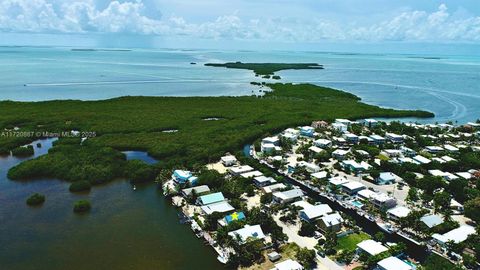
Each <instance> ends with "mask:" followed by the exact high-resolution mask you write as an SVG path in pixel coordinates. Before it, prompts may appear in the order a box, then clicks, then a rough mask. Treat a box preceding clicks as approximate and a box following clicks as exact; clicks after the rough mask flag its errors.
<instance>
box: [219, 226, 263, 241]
mask: <svg viewBox="0 0 480 270" xmlns="http://www.w3.org/2000/svg"><path fill="white" fill-rule="evenodd" d="M228 235H230V236H231V237H233V239H238V240H239V241H240V243H242V244H244V243H246V242H247V241H250V240H263V239H265V237H266V236H265V234H264V233H263V231H262V227H261V226H260V225H252V226H251V225H245V226H244V227H243V228H241V229H238V230H236V231H232V232H229V233H228Z"/></svg>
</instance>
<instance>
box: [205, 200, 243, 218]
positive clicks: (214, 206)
mask: <svg viewBox="0 0 480 270" xmlns="http://www.w3.org/2000/svg"><path fill="white" fill-rule="evenodd" d="M200 208H201V209H202V212H203V213H204V214H206V215H211V214H213V213H215V212H218V213H230V212H233V211H235V208H233V206H231V205H230V204H229V203H228V202H227V201H220V202H216V203H211V204H208V205H203V206H201V207H200Z"/></svg>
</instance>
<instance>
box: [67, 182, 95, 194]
mask: <svg viewBox="0 0 480 270" xmlns="http://www.w3.org/2000/svg"><path fill="white" fill-rule="evenodd" d="M91 187H92V184H90V182H88V181H85V180H83V181H77V182H73V183H72V184H70V187H69V188H68V190H70V192H82V191H90V189H91Z"/></svg>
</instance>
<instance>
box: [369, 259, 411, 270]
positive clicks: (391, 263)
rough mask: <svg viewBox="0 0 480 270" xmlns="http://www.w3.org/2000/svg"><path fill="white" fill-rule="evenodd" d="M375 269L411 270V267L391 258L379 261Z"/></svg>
mask: <svg viewBox="0 0 480 270" xmlns="http://www.w3.org/2000/svg"><path fill="white" fill-rule="evenodd" d="M377 267H378V268H377V269H378V270H413V267H412V266H411V265H409V264H408V263H406V262H404V261H402V260H400V259H399V258H397V257H393V256H392V257H388V258H386V259H383V260H381V261H379V262H378V263H377Z"/></svg>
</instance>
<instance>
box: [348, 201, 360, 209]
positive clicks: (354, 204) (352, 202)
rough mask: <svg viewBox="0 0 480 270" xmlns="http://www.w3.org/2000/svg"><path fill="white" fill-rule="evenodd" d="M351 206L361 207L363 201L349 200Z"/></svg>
mask: <svg viewBox="0 0 480 270" xmlns="http://www.w3.org/2000/svg"><path fill="white" fill-rule="evenodd" d="M350 203H351V204H352V205H353V206H356V207H358V208H362V206H363V203H361V202H359V201H351V202H350Z"/></svg>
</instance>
